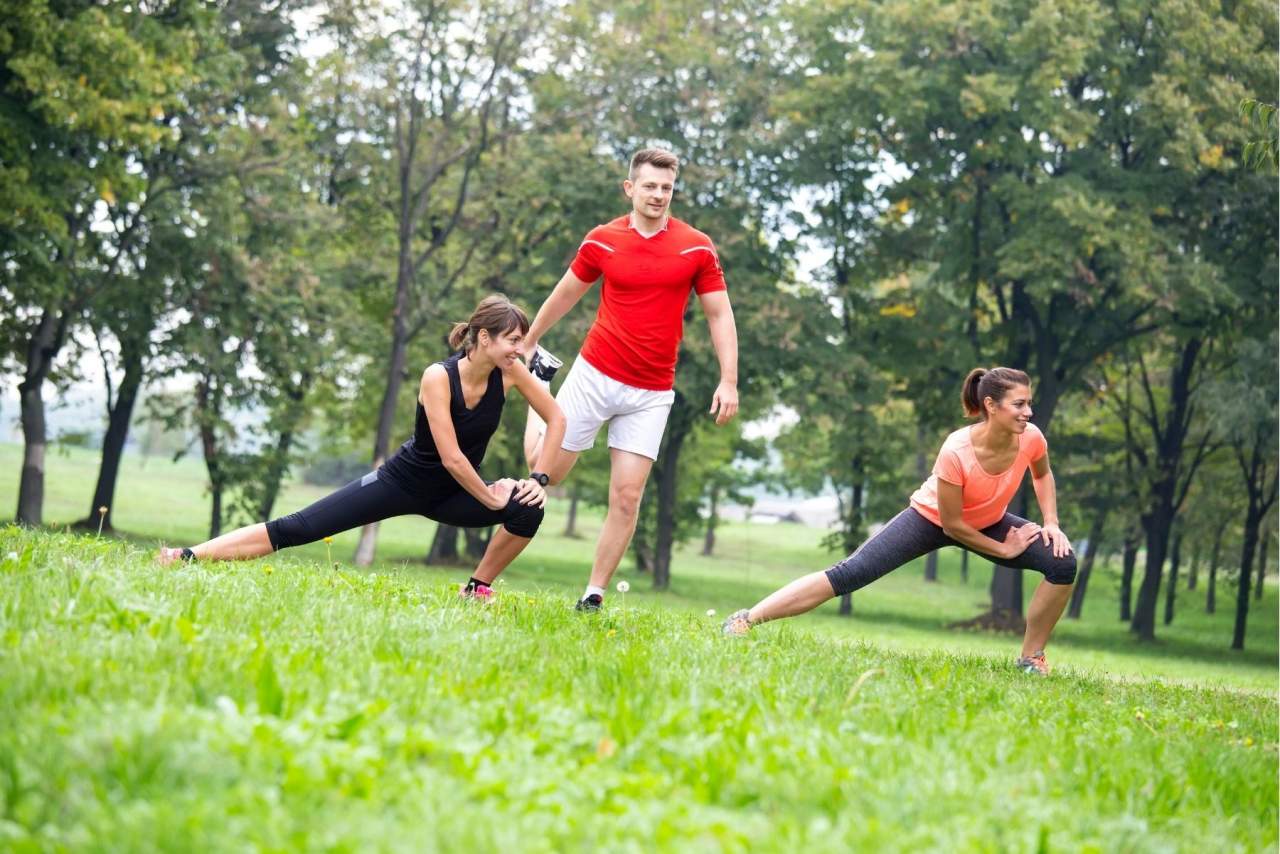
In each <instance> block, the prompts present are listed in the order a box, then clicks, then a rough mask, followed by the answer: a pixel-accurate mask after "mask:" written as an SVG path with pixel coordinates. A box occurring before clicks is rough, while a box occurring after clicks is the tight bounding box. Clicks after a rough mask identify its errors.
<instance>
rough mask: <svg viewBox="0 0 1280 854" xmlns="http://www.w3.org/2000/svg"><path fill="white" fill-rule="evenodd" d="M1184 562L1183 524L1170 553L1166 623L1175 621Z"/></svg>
mask: <svg viewBox="0 0 1280 854" xmlns="http://www.w3.org/2000/svg"><path fill="white" fill-rule="evenodd" d="M1181 562H1182V526H1181V525H1179V526H1178V533H1176V534H1174V537H1173V551H1172V552H1171V553H1170V555H1169V587H1168V588H1167V589H1166V590H1165V594H1164V624H1165V625H1166V626H1167V625H1169V624H1170V623H1172V622H1173V605H1174V600H1175V599H1176V598H1177V595H1178V564H1180V563H1181Z"/></svg>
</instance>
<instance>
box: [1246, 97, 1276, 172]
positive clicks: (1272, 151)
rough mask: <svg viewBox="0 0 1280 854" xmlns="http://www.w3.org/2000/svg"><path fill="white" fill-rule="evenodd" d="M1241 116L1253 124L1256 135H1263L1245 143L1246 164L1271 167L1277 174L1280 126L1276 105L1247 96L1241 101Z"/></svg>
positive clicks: (1257, 167)
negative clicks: (1277, 120) (1277, 145)
mask: <svg viewBox="0 0 1280 854" xmlns="http://www.w3.org/2000/svg"><path fill="white" fill-rule="evenodd" d="M1240 117H1241V118H1243V119H1244V120H1245V121H1246V122H1247V123H1249V124H1250V125H1252V126H1253V131H1254V133H1255V135H1260V136H1261V138H1260V139H1258V138H1254V139H1252V140H1250V141H1249V142H1246V143H1245V145H1244V150H1243V151H1242V152H1241V154H1242V157H1243V159H1244V163H1245V165H1246V166H1248V167H1249V168H1250V169H1257V170H1262V169H1263V168H1264V167H1265V168H1269V169H1270V170H1271V172H1272V174H1275V172H1276V171H1277V170H1278V169H1280V152H1278V151H1277V149H1276V134H1277V132H1280V126H1278V125H1277V124H1276V105H1275V104H1266V103H1263V102H1262V101H1257V100H1254V99H1253V98H1245V99H1244V100H1242V101H1241V102H1240Z"/></svg>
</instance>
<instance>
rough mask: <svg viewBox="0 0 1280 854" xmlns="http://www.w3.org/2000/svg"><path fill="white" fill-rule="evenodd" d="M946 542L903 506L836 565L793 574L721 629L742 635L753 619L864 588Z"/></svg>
mask: <svg viewBox="0 0 1280 854" xmlns="http://www.w3.org/2000/svg"><path fill="white" fill-rule="evenodd" d="M947 542H948V541H947V538H946V535H945V534H943V533H942V529H941V528H939V527H938V526H937V525H934V524H932V523H931V522H929V521H928V520H927V519H925V518H924V517H923V516H921V515H920V514H919V513H918V512H916V511H915V510H913V509H911V508H907V509H906V510H903V511H902V512H901V513H899V514H898V515H897V516H894V517H893V518H892V519H890V520H889V522H888V524H886V525H884V526H883V527H882V528H881V529H880V530H878V531H876V532H875V533H874V534H872V535H871V536H870V537H868V538H867V540H866V541H865V542H863V544H862V545H861V546H859V547H858V550H857V551H855V552H854V553H853V554H851V555H849V556H848V557H847V558H845V559H844V560H842V561H840V562H839V563H837V564H836V565H835V566H833V567H831V568H830V569H828V570H824V571H823V572H811V573H809V574H808V575H805V576H802V577H800V578H797V579H796V580H795V581H792V582H791V583H790V584H788V585H786V586H785V587H783V588H781V589H780V590H776V591H774V592H773V593H770V594H769V595H768V596H766V597H765V598H764V599H761V600H760V602H759V603H758V604H756V606H755V607H754V608H751V609H749V610H747V609H743V610H741V611H736V612H734V613H733V614H731V615H730V616H729V618H728V619H727V620H725V622H724V632H725V634H730V635H741V634H746V633H747V632H748V631H749V630H750V629H751V627H752V626H753V625H755V624H756V623H763V622H767V621H768V620H778V619H781V618H783V617H793V616H795V615H796V614H803V613H805V612H806V611H812V610H813V609H814V608H816V607H818V606H819V605H821V604H822V603H823V602H826V601H827V600H828V599H831V598H833V597H835V596H836V595H838V594H844V593H852V592H853V591H854V590H859V589H861V588H863V587H866V586H867V585H868V584H870V583H871V582H873V581H875V580H876V579H878V578H881V577H883V576H885V575H887V574H888V573H890V572H892V571H893V570H895V569H897V568H898V567H900V566H902V565H903V564H904V563H906V562H907V561H910V560H915V559H916V558H918V557H920V556H921V555H922V554H925V553H927V552H930V551H933V550H934V549H936V548H940V547H942V546H944V545H946V544H947Z"/></svg>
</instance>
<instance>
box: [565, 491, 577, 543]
mask: <svg viewBox="0 0 1280 854" xmlns="http://www.w3.org/2000/svg"><path fill="white" fill-rule="evenodd" d="M580 495H581V487H580V486H579V485H578V482H577V481H574V484H573V486H571V487H570V488H569V518H568V519H567V520H566V521H565V523H564V535H565V536H566V537H568V538H569V539H571V540H576V539H578V498H579V497H580Z"/></svg>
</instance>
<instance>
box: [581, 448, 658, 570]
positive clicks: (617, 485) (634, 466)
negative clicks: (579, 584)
mask: <svg viewBox="0 0 1280 854" xmlns="http://www.w3.org/2000/svg"><path fill="white" fill-rule="evenodd" d="M652 468H653V460H651V459H649V458H648V457H644V456H641V455H640V454H633V453H631V452H630V451H623V450H619V449H618V448H610V449H609V509H608V512H607V513H606V515H605V517H604V527H603V528H601V530H600V539H599V540H597V541H596V559H595V562H594V563H593V564H592V565H591V586H592V587H600V588H604V587H608V586H609V579H611V578H613V573H614V571H615V570H616V569H617V568H618V564H619V563H620V562H621V561H622V556H623V555H624V554H626V551H627V546H629V545H631V535H632V534H634V533H635V532H636V520H637V519H639V518H640V498H641V497H642V496H643V495H644V484H645V481H647V480H648V479H649V470H650V469H652Z"/></svg>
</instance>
